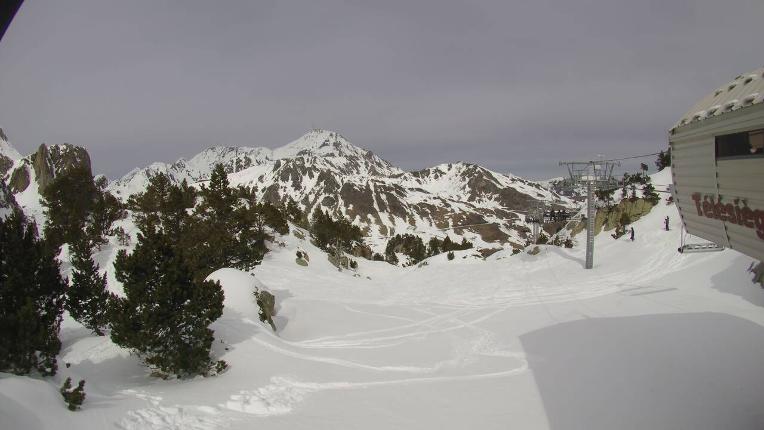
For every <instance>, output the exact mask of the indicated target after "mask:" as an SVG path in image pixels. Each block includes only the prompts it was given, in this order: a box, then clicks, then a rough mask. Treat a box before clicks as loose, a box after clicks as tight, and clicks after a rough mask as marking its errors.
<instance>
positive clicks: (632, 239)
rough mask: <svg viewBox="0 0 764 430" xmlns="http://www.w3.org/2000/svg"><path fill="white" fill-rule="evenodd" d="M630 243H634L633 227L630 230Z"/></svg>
mask: <svg viewBox="0 0 764 430" xmlns="http://www.w3.org/2000/svg"><path fill="white" fill-rule="evenodd" d="M631 241H632V242H634V227H632V228H631Z"/></svg>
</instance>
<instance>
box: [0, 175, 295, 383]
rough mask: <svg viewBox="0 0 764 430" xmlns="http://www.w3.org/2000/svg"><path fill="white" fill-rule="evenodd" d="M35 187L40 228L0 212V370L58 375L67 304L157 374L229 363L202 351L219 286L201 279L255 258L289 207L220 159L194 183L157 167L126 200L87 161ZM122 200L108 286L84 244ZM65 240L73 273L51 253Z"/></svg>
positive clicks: (108, 228)
mask: <svg viewBox="0 0 764 430" xmlns="http://www.w3.org/2000/svg"><path fill="white" fill-rule="evenodd" d="M42 196H43V204H44V207H45V214H46V218H47V221H46V223H45V225H44V228H43V235H42V237H40V236H39V235H38V229H37V226H36V225H35V223H34V222H33V221H32V220H29V219H27V218H26V217H25V216H24V214H23V213H22V212H21V211H19V210H17V211H15V212H14V213H12V214H11V215H10V216H8V217H7V218H6V219H4V220H3V219H0V371H6V372H12V373H17V374H26V373H29V372H31V371H32V370H37V371H39V372H40V374H42V375H53V374H55V373H56V370H57V362H56V356H57V354H58V352H59V350H60V348H61V342H60V340H59V338H58V332H59V328H60V324H61V319H62V314H63V310H64V309H66V310H67V311H68V312H69V313H70V315H71V316H72V318H74V319H75V320H77V321H79V322H80V323H82V324H83V325H84V326H85V327H87V328H88V329H90V330H91V331H93V333H94V334H96V335H104V334H107V332H108V334H109V335H110V337H111V340H112V341H113V342H114V343H116V344H117V345H120V346H122V347H125V348H128V349H130V350H131V351H132V352H134V353H135V354H137V355H138V356H139V357H140V358H141V359H142V360H143V361H144V362H145V363H146V364H147V365H148V366H150V367H151V368H153V369H155V370H156V371H157V372H158V373H159V374H161V375H176V376H178V377H181V376H187V375H197V374H202V375H206V374H210V373H215V372H219V371H221V370H223V369H224V368H225V367H226V364H225V363H224V362H222V361H214V360H213V359H212V357H211V356H210V347H211V344H212V341H213V339H214V337H213V336H214V333H213V332H212V330H210V329H209V325H210V324H211V323H212V322H213V321H215V320H216V319H217V318H219V317H220V316H221V315H222V311H223V291H222V289H221V286H220V284H219V283H218V282H213V281H208V280H206V278H207V276H208V275H209V274H210V273H212V272H213V271H214V270H217V269H218V268H221V267H238V268H242V269H251V268H252V267H254V266H255V265H257V264H259V263H260V262H261V261H262V259H263V257H264V255H265V254H266V252H268V249H267V247H266V241H267V240H268V239H270V234H271V233H270V232H277V233H280V234H285V233H287V232H288V230H289V227H288V223H287V220H288V219H289V216H290V212H289V211H288V210H287V208H286V207H280V206H276V205H273V204H271V203H268V202H261V201H257V199H256V198H255V190H254V189H253V188H248V187H236V188H234V187H231V186H230V184H229V182H228V178H227V175H226V172H225V170H224V168H223V166H222V165H217V166H215V168H214V170H213V172H212V175H211V178H210V182H209V184H205V185H202V186H201V187H200V188H199V189H196V188H194V187H191V186H189V185H188V184H187V183H186V182H185V181H184V182H182V183H180V184H174V183H172V181H171V180H170V179H169V178H168V177H167V176H166V175H164V174H161V173H159V174H156V175H154V176H152V177H151V178H150V180H149V184H148V186H147V188H146V190H145V191H144V192H142V193H139V194H136V195H134V196H132V197H131V198H130V199H129V200H128V202H127V203H126V204H122V203H121V202H120V201H119V200H118V199H116V198H115V197H114V196H112V195H111V194H110V193H108V192H107V191H105V181H98V180H95V179H94V178H93V177H92V175H91V174H90V172H89V170H86V169H78V168H73V169H69V170H66V171H64V172H62V174H60V175H59V176H58V177H56V178H55V180H54V181H53V182H52V183H51V184H50V185H49V186H48V187H46V189H45V190H43V193H42ZM290 209H291V210H292V212H291V216H292V217H302V216H301V215H299V214H298V213H297V212H299V210H295V205H294V204H292V205H291V208H290ZM128 211H130V212H131V213H132V215H133V220H134V222H135V226H136V228H137V242H136V244H135V247H134V250H133V251H132V252H130V253H128V252H127V251H126V250H121V251H120V252H119V253H118V255H117V258H116V261H115V263H114V273H115V276H116V279H117V280H118V281H119V282H121V283H122V285H123V290H124V296H117V295H115V294H112V293H110V292H109V291H108V288H107V281H106V276H105V274H101V269H100V267H99V266H98V264H97V263H96V262H95V261H94V259H93V252H94V251H95V250H97V249H98V248H99V247H100V246H101V245H103V244H104V243H106V242H107V241H108V236H109V235H110V234H111V235H113V234H114V233H115V230H114V229H112V225H113V223H114V222H115V221H117V220H119V219H121V218H123V217H125V216H126V215H127V213H128ZM122 233H124V232H122ZM62 246H67V248H68V250H69V255H70V257H69V260H70V262H71V279H70V280H69V279H65V278H63V277H62V276H61V272H60V263H59V261H58V260H57V256H58V255H59V253H60V250H61V248H62Z"/></svg>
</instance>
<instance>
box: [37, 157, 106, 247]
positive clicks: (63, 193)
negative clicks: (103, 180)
mask: <svg viewBox="0 0 764 430" xmlns="http://www.w3.org/2000/svg"><path fill="white" fill-rule="evenodd" d="M99 194H100V193H99V191H98V188H97V187H96V185H95V183H94V182H93V176H92V175H91V173H90V170H89V169H88V168H85V167H76V168H72V169H68V170H65V171H64V172H63V173H61V174H60V175H59V176H58V177H56V179H55V180H54V181H53V182H52V183H51V184H50V185H48V186H47V187H45V189H44V190H43V192H42V196H43V205H44V206H45V214H46V216H47V219H48V220H47V222H46V223H45V239H46V240H47V241H48V243H50V244H51V245H52V246H53V247H56V248H57V247H60V246H61V245H62V244H64V243H74V242H76V241H77V240H79V239H81V238H82V237H83V235H84V234H85V233H84V232H85V228H86V226H87V222H88V217H89V216H90V214H91V213H92V211H93V208H94V206H95V204H96V202H97V200H98V198H99Z"/></svg>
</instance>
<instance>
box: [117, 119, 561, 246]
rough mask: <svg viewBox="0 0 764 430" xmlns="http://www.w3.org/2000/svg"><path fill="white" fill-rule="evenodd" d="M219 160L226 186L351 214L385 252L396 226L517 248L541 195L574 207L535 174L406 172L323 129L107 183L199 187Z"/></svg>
mask: <svg viewBox="0 0 764 430" xmlns="http://www.w3.org/2000/svg"><path fill="white" fill-rule="evenodd" d="M217 163H222V164H223V165H224V167H225V168H226V171H227V172H228V173H229V181H230V182H231V185H233V186H237V185H243V186H249V187H254V188H255V189H256V193H257V196H258V197H259V198H262V199H264V200H267V201H270V202H272V203H277V204H285V203H286V202H287V201H288V200H290V199H291V200H294V201H295V202H296V203H297V204H298V206H300V208H301V209H303V210H304V211H306V212H307V213H309V214H310V213H312V212H313V211H314V210H315V209H316V208H317V207H318V208H321V209H322V210H326V211H328V212H329V213H330V214H332V215H334V216H344V217H347V218H349V219H350V220H351V221H352V222H353V223H354V224H356V225H358V226H359V227H361V228H362V230H363V231H364V233H365V234H366V235H367V236H369V242H370V245H371V246H372V248H373V249H374V250H375V251H381V250H383V247H384V243H385V242H386V240H385V239H386V238H387V237H389V236H392V235H394V234H403V233H414V234H419V235H422V236H424V238H425V240H427V239H428V238H429V237H443V236H444V235H445V234H446V233H444V231H445V230H448V229H450V230H448V231H449V232H450V234H452V235H456V236H458V237H460V238H461V237H465V238H467V239H468V240H471V241H473V242H477V245H478V246H480V247H494V246H505V245H511V246H520V245H523V244H524V243H525V240H526V238H527V234H528V232H529V228H528V224H527V223H526V222H525V214H526V213H527V212H528V211H529V210H530V209H532V208H533V207H535V205H536V204H537V203H538V202H539V201H543V202H545V203H546V204H548V205H552V206H553V207H555V206H556V207H557V208H563V207H565V208H569V209H570V208H572V207H573V202H572V201H570V200H568V199H567V198H566V197H563V196H560V195H558V194H556V193H555V192H553V191H550V190H549V189H547V188H545V187H543V186H542V185H541V184H539V183H538V182H535V181H529V180H526V179H523V178H520V177H517V176H514V175H505V174H501V173H498V172H494V171H492V170H490V169H487V168H484V167H482V166H479V165H477V164H472V163H467V162H457V163H443V164H439V165H437V166H433V167H429V168H426V169H421V170H417V171H412V172H408V171H404V170H402V169H400V168H398V167H395V166H393V165H392V164H391V163H389V162H387V161H386V160H384V159H382V158H381V157H379V156H377V155H376V154H374V153H373V152H371V151H369V150H367V149H364V148H361V147H359V146H356V145H354V144H352V143H350V142H349V141H348V140H347V139H346V138H345V137H343V136H342V135H341V134H339V133H337V132H334V131H330V130H321V129H315V130H312V131H310V132H308V133H307V134H305V135H303V136H302V137H300V138H298V139H296V140H294V141H292V142H290V143H288V144H286V145H284V146H281V147H278V148H275V149H268V148H262V147H222V146H215V147H211V148H207V149H205V150H204V151H202V152H200V153H199V154H197V155H195V156H193V157H191V158H190V159H189V160H185V159H182V158H181V159H179V160H178V161H176V162H174V163H153V164H151V165H149V166H147V167H145V168H142V169H134V170H132V171H131V172H130V173H128V174H127V175H125V176H124V177H122V178H120V179H117V180H115V181H112V182H111V183H110V184H109V188H108V189H109V190H110V191H111V192H112V193H113V194H114V195H115V196H117V197H118V198H121V199H123V200H126V199H127V198H128V197H129V196H130V195H132V194H134V193H136V192H140V191H142V190H143V189H145V186H146V184H147V183H148V180H149V177H150V176H151V175H153V174H157V173H160V172H161V173H165V174H167V175H168V177H169V178H170V180H171V181H174V182H176V183H179V182H181V181H183V180H186V181H188V182H189V183H192V184H196V185H200V184H203V183H204V182H205V181H206V180H207V179H208V178H209V174H210V172H211V171H212V168H213V167H214V165H215V164H217ZM474 224H478V225H474ZM464 225H469V226H470V227H468V228H461V227H460V226H464Z"/></svg>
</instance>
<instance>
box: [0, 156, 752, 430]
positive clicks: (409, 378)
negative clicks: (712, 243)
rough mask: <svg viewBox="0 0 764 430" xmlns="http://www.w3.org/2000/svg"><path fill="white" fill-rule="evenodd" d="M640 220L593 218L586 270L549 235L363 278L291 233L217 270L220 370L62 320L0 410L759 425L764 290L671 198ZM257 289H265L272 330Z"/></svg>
mask: <svg viewBox="0 0 764 430" xmlns="http://www.w3.org/2000/svg"><path fill="white" fill-rule="evenodd" d="M669 180H670V173H669V172H668V171H663V172H661V173H659V174H657V175H654V182H656V183H657V184H661V183H662V182H667V181H669ZM665 216H670V217H671V221H672V223H671V226H672V231H669V232H666V231H664V230H663V218H664V217H665ZM634 228H635V230H636V240H635V241H634V242H631V241H629V240H628V239H626V238H622V239H619V240H613V239H612V238H611V237H609V236H608V235H607V234H601V235H598V236H597V238H596V244H595V266H594V268H593V269H592V270H584V269H583V262H584V249H583V247H582V246H577V247H575V248H573V249H564V248H557V247H551V246H550V247H542V252H541V253H540V254H539V255H536V256H531V255H528V254H525V253H523V254H518V255H514V256H512V255H511V252H510V251H509V250H507V251H504V252H500V253H497V254H494V255H493V256H491V257H489V258H488V259H487V260H483V259H480V258H476V257H474V256H473V253H472V252H471V251H462V252H457V253H456V254H457V255H456V258H455V259H454V260H453V261H448V260H447V259H446V258H445V256H444V255H439V256H435V257H433V258H430V259H429V260H427V265H424V266H423V267H409V268H399V267H394V266H390V265H388V264H385V263H380V262H372V261H366V260H359V265H360V267H359V269H358V271H357V276H354V273H352V272H349V271H343V272H338V271H337V270H336V268H334V266H331V265H330V264H329V263H328V262H327V261H326V257H325V255H324V254H322V253H321V252H320V251H319V250H318V249H316V248H315V247H313V246H312V245H311V244H310V243H309V242H308V241H305V240H300V239H298V238H297V237H295V236H293V235H289V236H285V237H283V238H281V239H279V240H283V242H284V246H283V247H282V246H273V247H272V249H273V251H272V252H271V253H269V254H268V255H267V256H266V259H265V261H264V262H263V264H262V265H261V266H259V267H257V268H256V269H255V270H254V271H253V272H252V274H251V275H250V274H249V273H243V272H240V271H237V270H233V269H223V270H220V271H218V272H216V273H214V274H213V275H211V277H212V278H214V279H218V280H220V281H221V283H222V284H223V287H224V289H225V294H226V302H225V305H226V308H225V311H224V315H223V317H222V318H221V319H220V320H218V321H216V322H215V323H214V326H213V328H214V329H215V335H216V341H215V355H216V356H217V357H220V358H222V359H225V360H226V361H227V362H228V363H229V364H230V366H231V367H230V369H229V370H228V371H227V372H226V373H224V374H222V375H220V376H217V377H212V378H206V379H205V378H195V379H191V380H181V381H178V380H167V381H164V380H159V379H156V378H152V377H150V376H149V375H148V372H147V370H146V369H145V368H144V367H142V366H141V365H140V363H139V362H138V360H137V359H136V358H135V357H132V356H130V355H129V354H127V353H126V351H124V350H122V349H120V348H118V347H116V346H114V345H112V344H111V342H110V341H109V340H108V338H98V337H94V336H91V335H89V334H88V332H87V331H86V330H85V329H83V328H82V327H81V326H79V325H78V324H76V323H74V322H72V321H71V320H69V319H68V318H67V319H65V321H64V327H63V329H62V340H63V349H62V353H61V356H60V360H61V361H60V364H61V366H60V371H59V374H58V375H57V376H56V377H54V378H48V379H40V378H36V377H16V376H10V375H0V416H2V417H3V419H2V421H1V422H0V427H1V428H3V429H5V428H25V429H35V428H41V429H53V428H80V429H83V430H88V429H104V428H119V429H180V428H183V429H251V428H259V427H267V428H269V429H301V428H306V429H307V428H311V429H316V428H317V429H335V428H363V429H384V430H388V429H392V428H400V429H438V430H444V429H464V428H473V427H479V428H481V429H506V428H522V429H547V428H552V429H560V428H587V429H613V428H619V429H631V428H633V429H642V428H672V429H673V428H692V429H718V428H727V429H748V428H760V425H761V398H760V395H761V393H762V392H764V375H762V373H761V371H760V368H761V363H762V362H764V328H762V325H764V309H762V306H764V291H762V290H761V289H760V288H758V287H757V286H755V285H753V284H751V283H750V281H749V279H748V274H747V273H746V268H747V267H748V266H749V264H750V263H751V260H750V259H749V258H747V257H745V256H742V255H741V254H738V253H736V252H734V251H730V250H726V251H723V252H720V253H706V254H692V255H682V254H678V253H677V252H676V247H677V244H678V240H679V238H678V235H679V222H678V216H677V213H676V210H675V208H674V206H667V205H665V204H663V203H661V204H660V205H659V206H658V207H656V208H654V209H653V210H652V212H650V213H649V214H648V215H646V216H645V217H643V218H642V219H640V220H639V221H638V222H636V223H635V224H634ZM298 249H299V250H303V251H305V252H307V253H308V254H309V255H310V265H309V266H308V267H302V266H299V265H297V264H295V261H294V260H295V251H296V250H298ZM109 255H111V254H110V252H109V251H104V253H103V254H102V255H100V256H101V257H102V258H104V259H105V260H102V266H104V267H107V266H108V260H109V259H110V258H112V257H109ZM255 288H267V289H269V290H270V291H271V292H272V293H273V294H274V295H275V296H276V297H277V303H278V306H279V310H278V315H277V317H276V319H275V323H276V326H277V328H278V333H276V334H274V333H272V332H271V331H270V328H268V327H267V326H265V325H263V324H261V323H260V322H259V321H258V319H257V313H256V309H255V306H254V303H253V301H252V297H251V294H252V291H254V289H255ZM64 363H70V364H71V367H69V368H67V367H66V366H64ZM67 376H71V377H72V378H73V379H75V380H77V379H79V378H85V379H86V380H87V385H86V389H87V394H88V398H87V400H86V402H85V404H84V408H83V410H82V411H79V412H76V413H71V412H69V411H67V410H66V409H65V408H64V406H63V403H62V401H61V399H60V396H59V395H58V393H57V389H58V387H59V386H60V385H61V383H62V381H63V379H64V378H66V377H67Z"/></svg>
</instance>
